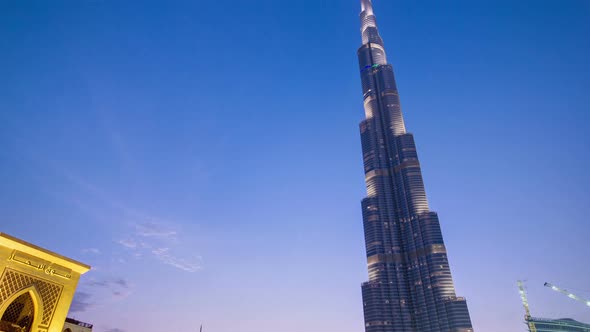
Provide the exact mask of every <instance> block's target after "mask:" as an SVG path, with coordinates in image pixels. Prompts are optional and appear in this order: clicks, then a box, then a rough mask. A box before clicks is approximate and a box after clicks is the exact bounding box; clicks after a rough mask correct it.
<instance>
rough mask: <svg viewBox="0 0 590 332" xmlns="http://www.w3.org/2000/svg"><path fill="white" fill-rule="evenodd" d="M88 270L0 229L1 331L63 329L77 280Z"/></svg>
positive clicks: (30, 331)
mask: <svg viewBox="0 0 590 332" xmlns="http://www.w3.org/2000/svg"><path fill="white" fill-rule="evenodd" d="M89 270H90V266H88V265H85V264H82V263H79V262H77V261H75V260H72V259H69V258H67V257H64V256H61V255H58V254H56V253H53V252H51V251H49V250H46V249H43V248H40V247H37V246H35V245H32V244H30V243H27V242H25V241H22V240H19V239H17V238H14V237H12V236H9V235H6V234H3V233H0V332H62V331H63V330H62V328H63V325H64V322H65V320H66V315H67V313H68V310H69V308H70V304H71V303H72V299H73V297H74V292H75V291H76V287H77V286H78V280H79V279H80V276H81V275H82V274H84V273H86V272H88V271H89ZM72 332H74V330H72Z"/></svg>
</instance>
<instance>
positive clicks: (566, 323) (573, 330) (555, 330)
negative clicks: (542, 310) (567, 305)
mask: <svg viewBox="0 0 590 332" xmlns="http://www.w3.org/2000/svg"><path fill="white" fill-rule="evenodd" d="M530 322H533V323H534V324H535V328H536V329H537V332H590V324H584V323H580V322H578V321H575V320H573V319H569V318H564V319H543V318H532V319H531V320H530Z"/></svg>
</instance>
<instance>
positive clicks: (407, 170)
mask: <svg viewBox="0 0 590 332" xmlns="http://www.w3.org/2000/svg"><path fill="white" fill-rule="evenodd" d="M361 9H362V12H361V36H362V41H363V45H362V46H361V47H360V48H359V50H358V58H359V65H360V71H361V82H362V89H363V98H364V108H365V120H364V121H362V122H361V124H360V131H361V143H362V151H363V162H364V168H365V183H366V187H367V197H366V198H365V199H364V200H363V201H362V204H361V206H362V211H363V213H362V215H363V224H364V232H365V243H366V252H367V263H368V270H369V281H368V282H366V283H364V284H363V285H362V293H363V305H364V315H365V330H366V331H367V332H438V331H445V332H447V331H452V332H470V331H473V328H472V325H471V320H470V317H469V311H468V309H467V303H466V301H465V299H464V298H461V297H457V296H456V294H455V288H454V285H453V279H452V277H451V271H450V268H449V262H448V259H447V252H446V248H445V245H444V242H443V238H442V233H441V229H440V224H439V221H438V216H437V214H436V213H435V212H432V211H430V210H429V207H428V200H427V198H426V192H425V190H424V183H423V181H422V171H421V169H420V162H419V160H418V154H417V151H416V145H415V143H414V137H413V135H412V134H410V133H407V132H406V127H405V124H404V119H403V116H402V111H401V107H400V100H399V95H398V91H397V86H396V82H395V77H394V74H393V67H392V66H391V65H390V64H389V63H388V62H387V55H386V52H385V47H384V44H383V40H382V39H381V36H380V35H379V31H378V29H377V21H376V18H375V15H374V13H373V6H372V3H371V1H370V0H361Z"/></svg>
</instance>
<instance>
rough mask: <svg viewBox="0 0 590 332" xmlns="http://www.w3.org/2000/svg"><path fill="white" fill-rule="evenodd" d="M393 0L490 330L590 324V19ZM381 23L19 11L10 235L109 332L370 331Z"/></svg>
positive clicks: (13, 41) (0, 202) (316, 13)
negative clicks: (528, 312)
mask: <svg viewBox="0 0 590 332" xmlns="http://www.w3.org/2000/svg"><path fill="white" fill-rule="evenodd" d="M374 5H375V11H376V14H377V18H378V21H379V25H380V29H381V34H382V36H383V38H384V40H385V44H386V48H387V50H388V58H389V61H390V62H391V63H392V64H393V65H394V68H395V71H396V76H397V81H398V86H399V89H400V95H401V99H402V107H403V110H404V115H405V117H406V125H407V128H408V129H409V130H410V131H411V132H413V133H414V134H415V137H416V142H417V144H418V149H419V153H420V157H421V161H422V165H423V171H424V178H425V183H426V189H427V192H428V196H429V200H430V205H431V208H432V209H433V210H435V211H437V212H438V213H439V215H440V219H441V223H442V227H443V232H444V235H445V240H446V243H447V247H448V249H449V253H450V261H451V267H452V271H453V274H454V278H455V283H456V287H457V290H458V294H460V295H463V296H466V297H467V298H468V302H469V307H470V311H471V314H472V320H473V322H474V326H475V328H476V331H479V332H491V331H524V329H525V327H524V325H523V324H522V317H523V314H524V312H523V309H522V307H521V304H520V299H519V296H518V293H517V290H516V280H517V279H521V278H522V279H527V280H528V286H529V292H530V301H531V307H532V308H531V309H532V311H533V314H534V315H537V316H547V317H573V318H577V319H579V320H585V321H587V322H590V312H589V311H588V308H584V307H583V306H582V305H581V304H578V303H576V302H573V301H571V300H569V299H567V298H566V297H564V296H562V295H560V294H557V293H554V292H552V291H550V290H549V289H546V288H544V287H543V286H542V285H543V282H545V281H550V282H553V283H555V284H556V285H559V286H563V287H565V288H569V289H571V290H572V291H576V292H578V293H579V294H580V295H583V296H586V297H590V285H588V277H587V276H588V274H589V273H590V267H589V266H588V264H587V261H588V255H589V253H590V250H589V249H588V238H590V226H589V224H588V221H587V207H588V205H589V202H590V190H589V188H590V187H589V186H590V175H589V174H590V173H588V171H587V170H588V169H589V168H590V156H589V152H588V151H589V149H588V146H589V143H590V135H589V134H588V132H589V130H590V125H589V124H588V123H589V120H590V115H589V112H588V105H590V94H589V93H588V90H589V88H590V61H588V59H590V40H589V39H588V33H590V2H588V1H585V0H567V1H547V0H541V1H529V0H523V1H518V2H515V1H504V0H498V1H455V0H452V1H446V2H444V3H442V2H439V1H434V0H424V1H382V0H375V2H374ZM359 7H360V6H359V4H358V3H357V2H356V1H336V0H326V1H322V2H319V1H311V0H300V1H290V2H286V1H270V0H262V1H256V2H252V1H245V0H233V1H224V0H218V1H169V2H166V3H165V4H164V3H162V2H156V1H141V2H140V1H124V2H122V1H110V0H109V1H107V0H105V1H98V0H87V1H52V2H47V1H27V2H21V1H3V2H1V3H0V37H1V38H0V62H1V64H2V65H0V143H1V149H0V181H1V183H2V186H0V217H1V220H2V223H1V231H2V232H6V233H9V234H12V235H15V236H18V237H21V238H23V239H25V240H27V241H30V242H33V243H36V244H39V245H41V246H44V247H46V248H48V249H51V250H54V251H58V252H60V253H63V254H65V255H68V256H70V257H73V258H76V259H78V260H81V261H83V262H86V263H88V264H91V265H92V266H93V267H94V270H93V271H92V272H90V273H88V274H87V275H85V276H84V277H83V280H82V281H81V284H80V288H79V293H78V298H77V300H76V304H75V309H76V310H75V311H76V312H75V313H72V315H74V316H75V317H77V318H78V319H81V320H85V321H88V322H91V323H94V324H95V325H96V329H95V330H96V331H99V332H101V331H114V330H115V329H117V328H118V329H121V330H123V331H146V332H151V331H159V330H162V329H167V330H187V326H188V330H190V329H191V328H192V329H193V330H195V331H196V330H197V329H198V325H199V324H200V323H201V322H203V323H204V324H205V330H206V331H215V332H229V331H235V330H236V329H240V330H242V331H246V332H248V331H257V332H260V331H275V330H277V328H279V329H281V330H283V331H285V332H289V331H300V330H302V329H305V330H307V331H325V330H339V331H343V332H358V331H362V330H363V320H362V305H361V298H360V283H361V282H363V281H365V280H366V279H367V273H366V266H365V259H364V257H363V256H364V254H363V251H364V243H363V234H362V226H361V216H360V203H359V202H360V200H361V199H362V198H363V197H364V195H365V193H364V184H363V173H362V164H361V163H362V160H361V151H360V140H359V133H358V123H359V121H360V120H361V119H362V117H363V114H364V113H363V110H362V97H361V92H360V82H359V74H358V69H357V62H356V49H357V48H358V47H359V46H360V36H359V22H358V12H359V11H360V8H359Z"/></svg>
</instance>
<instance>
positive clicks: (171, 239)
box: [117, 221, 202, 273]
mask: <svg viewBox="0 0 590 332" xmlns="http://www.w3.org/2000/svg"><path fill="white" fill-rule="evenodd" d="M178 234H179V232H178V231H177V230H176V229H175V228H174V227H173V226H171V225H169V224H165V223H161V222H155V221H149V222H145V223H140V224H134V225H133V232H132V233H131V234H129V235H128V237H126V238H124V239H120V240H118V241H117V243H118V244H119V245H121V246H122V247H123V248H125V249H126V250H128V251H129V252H130V253H131V254H132V255H133V257H135V258H141V257H144V256H151V257H152V258H154V259H156V260H158V261H160V262H162V263H163V264H166V265H169V266H172V267H174V268H177V269H180V270H182V271H186V272H191V273H193V272H197V271H199V270H200V269H201V266H202V258H201V257H192V258H185V257H179V256H177V255H175V254H173V251H174V247H178V246H179V245H181V244H182V243H181V241H179V239H178V238H177V236H178Z"/></svg>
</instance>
